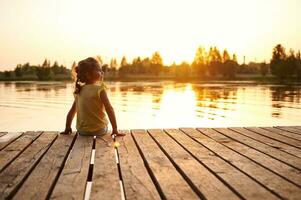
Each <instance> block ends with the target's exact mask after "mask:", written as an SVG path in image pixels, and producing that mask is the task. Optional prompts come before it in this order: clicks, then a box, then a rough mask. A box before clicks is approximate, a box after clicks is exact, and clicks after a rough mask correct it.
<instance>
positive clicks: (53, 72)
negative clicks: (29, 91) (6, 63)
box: [0, 59, 75, 81]
mask: <svg viewBox="0 0 301 200" xmlns="http://www.w3.org/2000/svg"><path fill="white" fill-rule="evenodd" d="M73 64H75V63H73ZM1 75H2V76H1ZM0 77H2V78H4V79H9V80H41V81H44V80H69V79H71V70H70V69H68V68H66V67H65V66H63V65H59V64H58V62H57V61H55V62H54V63H53V64H52V65H51V63H50V60H48V59H45V60H44V62H43V64H42V65H30V64H29V63H28V62H27V63H25V64H18V65H17V66H16V67H15V69H14V70H12V71H4V72H0Z"/></svg>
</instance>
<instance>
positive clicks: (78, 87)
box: [74, 67, 82, 94]
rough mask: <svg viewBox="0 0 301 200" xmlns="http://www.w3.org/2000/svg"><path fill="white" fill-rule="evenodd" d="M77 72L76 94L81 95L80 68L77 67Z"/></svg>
mask: <svg viewBox="0 0 301 200" xmlns="http://www.w3.org/2000/svg"><path fill="white" fill-rule="evenodd" d="M75 72H76V80H75V90H74V94H79V92H80V90H81V87H82V86H81V85H80V84H79V82H80V78H79V70H78V67H75Z"/></svg>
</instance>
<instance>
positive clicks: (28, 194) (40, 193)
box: [13, 133, 75, 200]
mask: <svg viewBox="0 0 301 200" xmlns="http://www.w3.org/2000/svg"><path fill="white" fill-rule="evenodd" d="M74 136H75V134H74V133H73V134H72V135H59V136H58V138H57V139H56V140H55V141H54V143H53V145H52V146H51V147H50V149H49V150H48V151H47V152H46V154H45V155H44V156H43V158H42V159H41V161H40V162H39V163H38V165H37V166H36V167H35V169H34V170H33V171H32V173H31V174H30V176H29V177H28V178H27V179H26V181H25V182H24V183H23V185H22V187H21V188H20V189H19V190H18V192H17V193H16V195H15V196H14V197H13V199H16V200H17V199H47V195H48V194H49V192H50V191H51V189H52V187H53V186H54V185H53V184H55V180H56V177H57V175H58V173H59V171H60V170H61V168H62V167H63V166H62V165H63V164H64V163H63V162H64V160H65V159H66V156H68V155H67V153H68V150H69V149H70V148H71V144H72V141H73V140H74V138H75V137H74Z"/></svg>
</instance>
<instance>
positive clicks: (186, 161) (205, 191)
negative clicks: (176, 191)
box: [149, 129, 268, 199]
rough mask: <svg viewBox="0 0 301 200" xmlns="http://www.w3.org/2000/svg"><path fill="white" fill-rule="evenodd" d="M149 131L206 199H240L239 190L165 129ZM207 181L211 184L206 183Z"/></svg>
mask: <svg viewBox="0 0 301 200" xmlns="http://www.w3.org/2000/svg"><path fill="white" fill-rule="evenodd" d="M149 133H150V134H151V135H152V136H153V137H154V138H155V140H157V141H158V143H159V144H160V145H161V146H162V148H163V149H164V150H165V151H166V153H167V154H168V155H169V156H170V158H171V159H172V160H173V161H174V162H175V163H176V165H177V166H179V168H180V169H181V170H182V171H183V173H185V174H186V176H187V177H188V178H189V179H190V180H191V182H192V183H193V184H194V185H195V186H196V187H197V189H198V190H199V191H200V192H201V193H202V195H203V196H205V198H206V199H219V198H221V197H223V198H224V199H240V196H241V195H240V194H239V193H238V192H237V191H235V192H233V191H234V190H233V188H231V189H229V187H227V186H226V185H225V184H224V182H222V181H221V180H220V179H218V178H217V177H216V176H215V175H214V174H213V173H211V171H209V170H208V168H206V167H205V166H204V165H201V164H200V162H198V161H197V160H196V159H195V158H193V157H192V156H191V155H190V154H189V153H188V152H187V151H185V150H184V149H183V148H182V147H181V146H180V145H179V144H177V143H176V142H175V141H174V140H173V139H172V138H171V137H169V136H168V135H166V134H165V133H164V132H163V131H161V130H158V129H156V130H149ZM189 145H190V144H189ZM189 148H190V146H189ZM206 182H207V183H210V184H204V183H206ZM266 193H268V191H266ZM237 194H238V195H237Z"/></svg>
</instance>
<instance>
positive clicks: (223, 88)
mask: <svg viewBox="0 0 301 200" xmlns="http://www.w3.org/2000/svg"><path fill="white" fill-rule="evenodd" d="M107 85H108V90H107V91H108V95H109V97H110V100H111V103H112V104H113V106H114V108H115V112H116V113H117V120H118V124H119V128H121V129H128V128H163V127H164V128H167V127H221V126H271V125H298V124H299V123H300V122H299V120H298V119H299V118H300V117H301V114H300V109H301V105H300V94H301V87H300V86H296V87H284V86H281V85H256V84H238V83H224V84H220V83H218V84H208V83H207V84H204V83H202V84H201V83H198V84H197V83H174V82H171V81H164V82H108V83H107ZM72 92H73V84H72V83H64V82H2V83H0V109H1V116H2V117H1V120H0V127H1V129H2V130H3V131H4V130H5V131H7V130H9V131H15V130H39V129H40V130H62V129H63V128H64V123H65V116H66V113H67V112H68V110H69V108H70V106H71V103H72V101H73V95H72ZM299 125H300V124H299Z"/></svg>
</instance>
